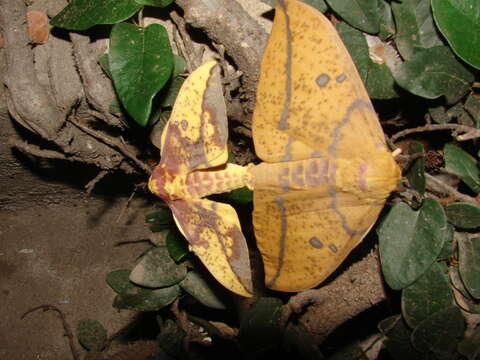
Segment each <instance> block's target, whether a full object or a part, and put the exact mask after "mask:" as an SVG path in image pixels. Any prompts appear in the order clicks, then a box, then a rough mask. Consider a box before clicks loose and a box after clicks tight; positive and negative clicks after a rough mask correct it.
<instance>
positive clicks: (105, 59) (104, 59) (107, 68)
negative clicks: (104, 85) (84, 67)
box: [98, 53, 112, 79]
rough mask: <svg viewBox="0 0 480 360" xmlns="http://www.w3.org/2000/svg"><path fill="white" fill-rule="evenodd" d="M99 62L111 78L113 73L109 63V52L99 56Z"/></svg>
mask: <svg viewBox="0 0 480 360" xmlns="http://www.w3.org/2000/svg"><path fill="white" fill-rule="evenodd" d="M98 63H99V64H100V67H101V68H102V70H103V72H104V73H105V74H107V76H108V77H109V78H110V79H111V78H112V74H111V73H110V65H109V64H108V54H107V53H105V54H103V55H102V56H100V57H99V58H98Z"/></svg>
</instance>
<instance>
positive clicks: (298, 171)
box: [249, 150, 400, 201]
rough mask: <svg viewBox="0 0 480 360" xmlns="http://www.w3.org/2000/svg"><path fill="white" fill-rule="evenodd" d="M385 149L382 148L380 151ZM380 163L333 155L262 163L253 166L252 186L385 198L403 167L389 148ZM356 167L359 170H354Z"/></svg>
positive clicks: (393, 186) (394, 184) (395, 184)
mask: <svg viewBox="0 0 480 360" xmlns="http://www.w3.org/2000/svg"><path fill="white" fill-rule="evenodd" d="M379 151H382V150H379ZM383 152H384V156H382V157H379V159H380V160H377V162H366V161H365V160H364V159H362V158H360V157H359V158H353V159H334V158H330V157H320V158H312V159H306V160H296V161H287V162H279V163H261V164H259V165H256V166H254V167H252V168H251V170H250V173H251V180H250V184H249V186H250V187H251V188H253V189H264V190H268V189H279V188H280V189H282V190H283V192H284V193H287V192H290V191H295V190H313V189H317V190H320V191H323V192H325V194H326V193H327V192H328V191H336V192H337V191H338V192H348V193H351V194H355V195H356V196H357V197H359V198H367V199H369V200H371V201H379V200H384V199H386V198H387V197H388V195H389V194H390V192H391V191H392V190H394V189H395V188H396V186H397V184H398V181H399V179H400V170H399V168H398V166H397V165H396V163H395V160H394V159H393V157H392V156H391V154H390V153H388V152H387V151H386V150H383ZM352 169H356V171H352Z"/></svg>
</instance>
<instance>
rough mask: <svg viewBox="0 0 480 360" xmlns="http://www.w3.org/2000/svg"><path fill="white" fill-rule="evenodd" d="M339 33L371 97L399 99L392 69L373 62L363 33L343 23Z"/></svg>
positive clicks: (340, 25)
mask: <svg viewBox="0 0 480 360" xmlns="http://www.w3.org/2000/svg"><path fill="white" fill-rule="evenodd" d="M337 31H338V34H339V35H340V37H341V38H342V41H343V43H344V44H345V47H346V48H347V49H348V52H349V53H350V55H351V56H352V59H353V62H354V63H355V66H356V68H357V71H358V73H359V75H360V78H361V79H362V81H363V83H364V84H365V87H366V88H367V91H368V94H369V95H370V97H371V98H373V99H392V98H395V97H397V96H398V94H397V92H396V91H395V89H394V79H393V76H392V73H391V72H390V69H389V68H388V67H387V65H385V64H376V63H374V62H373V61H372V59H371V58H370V55H369V50H368V45H367V40H366V39H365V36H364V35H363V34H362V32H361V31H359V30H357V29H355V28H353V27H351V26H349V25H348V24H346V23H343V22H342V23H339V24H338V25H337Z"/></svg>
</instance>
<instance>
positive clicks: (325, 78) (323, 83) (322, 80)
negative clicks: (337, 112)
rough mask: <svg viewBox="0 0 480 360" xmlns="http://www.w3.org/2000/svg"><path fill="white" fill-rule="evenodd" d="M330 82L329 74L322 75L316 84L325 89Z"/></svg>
mask: <svg viewBox="0 0 480 360" xmlns="http://www.w3.org/2000/svg"><path fill="white" fill-rule="evenodd" d="M329 81H330V76H328V74H321V75H319V76H318V77H317V79H316V80H315V82H316V83H317V85H318V86H320V87H321V88H322V87H325V86H326V85H327V84H328V83H329Z"/></svg>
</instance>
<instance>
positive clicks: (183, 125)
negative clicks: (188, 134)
mask: <svg viewBox="0 0 480 360" xmlns="http://www.w3.org/2000/svg"><path fill="white" fill-rule="evenodd" d="M180 125H181V126H182V129H183V130H187V128H188V121H187V120H185V119H183V120H182V122H181V124H180Z"/></svg>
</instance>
